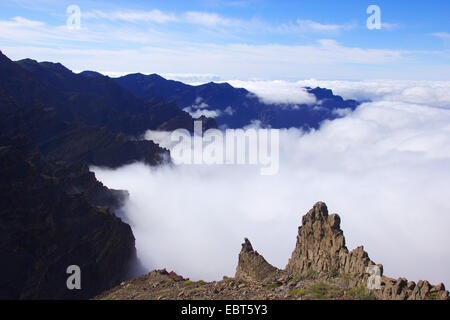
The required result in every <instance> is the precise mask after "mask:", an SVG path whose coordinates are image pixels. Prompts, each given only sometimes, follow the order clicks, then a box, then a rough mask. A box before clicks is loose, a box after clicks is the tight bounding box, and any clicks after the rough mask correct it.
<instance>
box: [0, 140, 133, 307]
mask: <svg viewBox="0 0 450 320" xmlns="http://www.w3.org/2000/svg"><path fill="white" fill-rule="evenodd" d="M53 170H54V169H53V168H52V166H51V165H49V164H48V163H47V162H46V161H45V160H44V159H43V158H42V156H41V155H40V153H39V151H38V149H37V148H35V147H33V145H31V143H30V142H29V141H28V140H27V139H26V138H24V137H16V138H5V137H1V138H0V175H1V177H2V179H1V180H0V194H1V196H0V261H1V272H0V298H1V299H54V298H58V299H80V298H89V297H92V296H94V295H96V294H98V293H100V292H102V291H104V290H106V289H108V288H111V287H112V286H114V285H117V284H118V283H120V281H122V280H124V278H125V276H126V274H127V272H128V268H129V265H128V264H129V262H130V261H131V259H133V258H134V257H135V248H134V237H133V234H132V232H131V228H130V227H129V226H128V225H127V224H125V223H123V222H122V221H121V220H120V219H119V218H117V217H115V215H114V214H113V213H112V212H111V211H110V210H109V209H108V208H107V207H101V206H96V205H92V204H90V203H89V202H88V201H87V199H86V197H85V195H84V194H83V193H70V192H67V189H68V185H69V184H71V181H72V182H73V181H74V180H77V179H78V178H80V179H81V180H83V179H87V180H90V179H91V178H89V177H84V178H82V177H73V176H70V174H69V175H65V174H63V172H62V171H59V172H58V175H56V176H55V175H53V174H52V171H53ZM66 170H69V169H66ZM69 171H70V170H69ZM80 183H82V182H81V181H80ZM70 265H78V266H79V267H80V268H81V287H82V289H81V290H68V289H67V287H66V280H67V277H68V276H69V275H68V274H67V273H66V269H67V267H68V266H70Z"/></svg>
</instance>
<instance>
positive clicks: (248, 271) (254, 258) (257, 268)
mask: <svg viewBox="0 0 450 320" xmlns="http://www.w3.org/2000/svg"><path fill="white" fill-rule="evenodd" d="M277 271H278V269H277V268H275V267H274V266H272V265H271V264H269V263H268V262H267V261H266V259H264V257H263V256H262V255H260V254H259V253H258V252H257V251H255V250H253V247H252V244H251V243H250V241H249V240H248V239H247V238H245V242H244V243H243V244H242V250H241V252H240V253H239V263H238V266H237V269H236V275H235V278H236V279H241V280H247V281H262V280H264V279H266V278H267V277H269V276H273V275H274V274H276V273H277Z"/></svg>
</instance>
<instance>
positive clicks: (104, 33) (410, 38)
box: [0, 0, 450, 80]
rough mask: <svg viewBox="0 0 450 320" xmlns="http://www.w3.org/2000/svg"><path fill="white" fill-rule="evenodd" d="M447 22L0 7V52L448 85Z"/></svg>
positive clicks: (316, 10)
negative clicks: (75, 20) (373, 25)
mask: <svg viewBox="0 0 450 320" xmlns="http://www.w3.org/2000/svg"><path fill="white" fill-rule="evenodd" d="M69 5H77V6H78V7H79V8H80V10H81V25H80V29H69V28H68V27H67V24H66V22H67V19H68V17H69V15H68V14H67V8H68V6H69ZM369 5H378V6H379V7H380V9H381V23H382V28H381V30H369V29H368V28H367V27H366V20H367V18H368V17H369V16H370V15H369V14H367V12H366V9H367V7H368V6H369ZM449 13H450V2H449V1H447V0H430V1H417V0H410V1H403V0H396V1H392V0H390V1H381V0H373V1H364V0H350V1H330V0H322V1H320V0H316V1H310V0H305V1H269V0H230V1H224V0H212V1H206V0H197V1H178V0H177V1H141V0H139V1H119V0H114V1H75V0H72V1H49V0H42V1H31V0H2V2H1V3H0V28H1V33H0V50H2V51H3V52H4V53H5V54H7V55H8V56H9V57H10V58H12V59H22V58H26V57H30V58H33V59H36V60H39V61H42V60H49V61H58V62H61V63H63V64H65V65H67V66H68V67H69V68H71V69H73V70H76V71H81V70H86V69H90V70H96V71H100V72H104V73H107V74H111V75H114V74H123V73H129V72H142V73H153V72H157V73H162V74H169V75H170V74H172V75H177V74H188V75H192V76H196V75H198V76H203V77H210V78H212V79H268V80H273V79H286V80H299V79H309V78H318V79H350V80H364V79H415V80H419V79H424V80H449V78H450V77H449V74H450V28H449V25H450V23H449V22H448V21H449V19H448V15H449Z"/></svg>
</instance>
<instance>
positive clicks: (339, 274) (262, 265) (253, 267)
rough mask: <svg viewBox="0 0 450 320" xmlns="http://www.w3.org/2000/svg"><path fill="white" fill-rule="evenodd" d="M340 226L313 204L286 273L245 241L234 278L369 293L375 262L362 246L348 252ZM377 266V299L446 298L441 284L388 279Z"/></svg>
mask: <svg viewBox="0 0 450 320" xmlns="http://www.w3.org/2000/svg"><path fill="white" fill-rule="evenodd" d="M340 223H341V219H340V217H339V215H337V214H331V215H329V214H328V208H327V206H326V204H325V203H323V202H318V203H316V204H315V205H314V207H313V208H312V209H311V210H309V211H308V213H307V214H306V215H304V216H303V218H302V225H301V226H300V227H299V228H298V235H297V243H296V246H295V249H294V252H293V253H292V256H291V258H290V259H289V263H288V264H287V266H286V268H285V270H279V269H277V268H275V267H273V266H272V265H270V264H269V263H268V262H267V261H266V260H265V259H264V258H263V257H262V256H261V255H260V254H259V253H258V252H257V251H255V250H254V249H253V247H252V245H251V243H250V241H249V240H248V239H245V242H244V243H243V244H242V249H241V252H240V254H239V263H238V266H237V270H236V276H235V277H236V279H239V280H244V281H245V280H252V281H255V280H256V281H263V280H265V281H267V279H268V278H269V277H271V278H274V277H279V276H280V275H281V276H282V278H290V279H314V280H316V281H325V282H327V283H334V282H336V281H337V282H339V281H341V280H342V279H345V282H346V287H347V289H350V288H360V287H364V288H365V290H368V288H367V280H368V278H369V274H368V273H367V267H368V266H371V265H375V263H374V262H373V261H372V260H370V258H369V255H368V254H367V252H366V251H364V247H363V246H360V247H357V248H356V249H354V250H353V251H351V252H349V250H348V249H347V247H346V246H345V238H344V233H343V231H342V230H341V227H340ZM377 266H378V268H379V271H380V277H381V278H380V288H379V289H374V290H372V292H371V294H373V295H374V296H375V297H376V298H378V299H384V300H392V299H395V300H406V299H409V300H416V299H434V298H436V299H441V300H447V299H449V294H448V291H446V290H445V287H444V284H442V283H441V284H438V285H436V286H433V285H431V284H430V283H429V282H428V281H419V282H418V283H417V285H416V283H415V282H413V281H410V282H408V280H407V279H405V278H399V279H391V278H388V277H385V276H383V265H381V264H378V265H377Z"/></svg>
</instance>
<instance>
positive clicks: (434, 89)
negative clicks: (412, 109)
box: [296, 79, 450, 109]
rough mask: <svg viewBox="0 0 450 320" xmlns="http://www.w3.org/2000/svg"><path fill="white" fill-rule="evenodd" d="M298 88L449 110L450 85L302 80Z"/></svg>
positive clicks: (350, 97) (436, 83)
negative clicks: (316, 89)
mask: <svg viewBox="0 0 450 320" xmlns="http://www.w3.org/2000/svg"><path fill="white" fill-rule="evenodd" d="M296 84H297V85H299V86H309V87H325V88H330V89H333V91H334V93H335V94H338V95H341V96H343V97H344V98H346V99H356V100H360V101H362V100H368V99H370V100H372V101H397V102H405V103H419V104H424V105H429V106H433V107H439V108H447V109H450V81H410V80H404V81H398V80H397V81H394V80H366V81H326V80H314V79H312V80H301V81H297V82H296Z"/></svg>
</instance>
